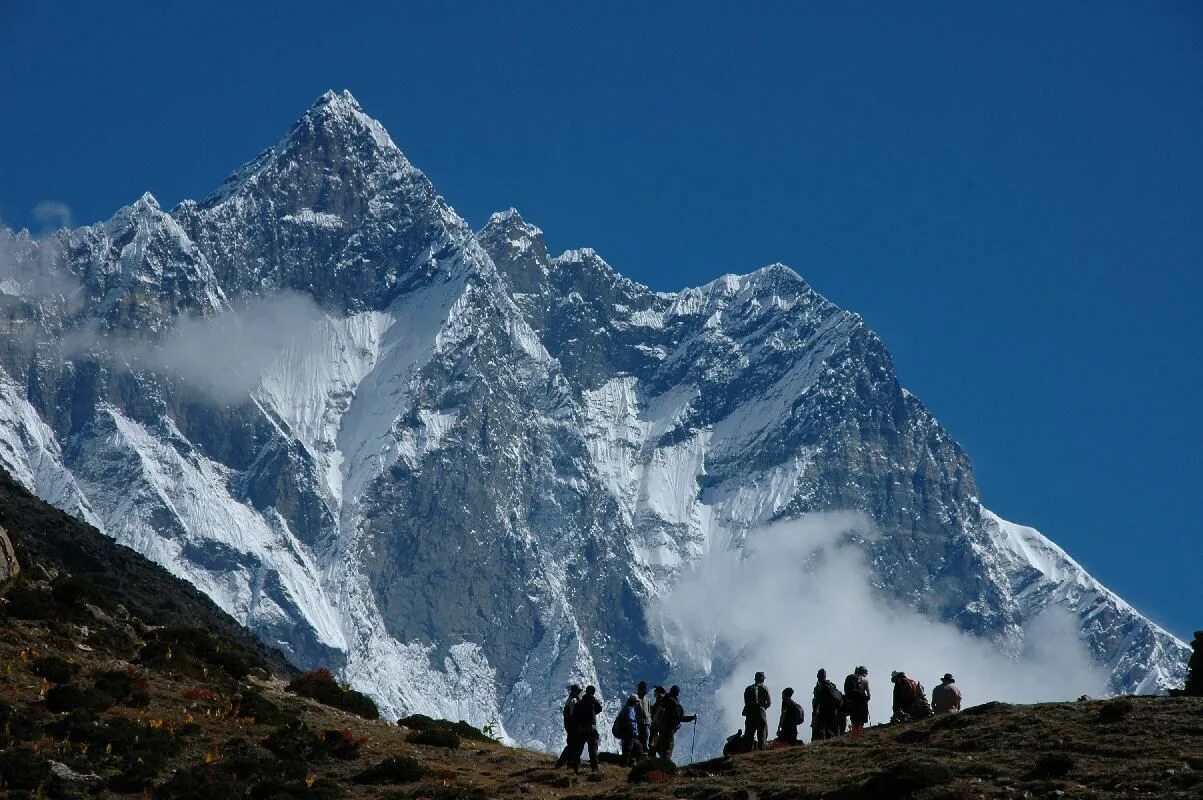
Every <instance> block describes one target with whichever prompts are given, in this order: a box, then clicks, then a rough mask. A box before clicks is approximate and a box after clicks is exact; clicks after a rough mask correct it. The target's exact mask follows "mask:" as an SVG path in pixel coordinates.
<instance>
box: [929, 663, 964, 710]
mask: <svg viewBox="0 0 1203 800" xmlns="http://www.w3.org/2000/svg"><path fill="white" fill-rule="evenodd" d="M931 710H932V711H934V712H936V713H937V714H953V713H956V712H957V711H960V710H961V690H960V689H958V688H957V684H956V682H955V680H954V679H953V677H952V674H951V673H948V672H945V673H944V677H943V678H941V679H940V685H939V686H937V687H936V688H934V689H932V690H931Z"/></svg>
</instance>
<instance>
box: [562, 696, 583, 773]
mask: <svg viewBox="0 0 1203 800" xmlns="http://www.w3.org/2000/svg"><path fill="white" fill-rule="evenodd" d="M580 696H581V687H580V686H577V685H576V684H575V683H574V684H572V685H571V686H569V687H568V699H567V700H565V701H564V735H565V736H566V737H568V740H567V742H565V744H564V750H563V751H562V752H561V753H560V757H559V758H557V759H556V769H559V768H560V767H562V766H564V765H565V764H569V763H571V762H572V758H573V755H574V754H576V753H580V752H581V744H580V742H576V741H575V736H576V734H575V732H574V730H573V727H572V710H573V709H574V708H576V701H577V700H578V699H579V698H580ZM574 743H575V745H576V749H575V750H574V749H573V744H574Z"/></svg>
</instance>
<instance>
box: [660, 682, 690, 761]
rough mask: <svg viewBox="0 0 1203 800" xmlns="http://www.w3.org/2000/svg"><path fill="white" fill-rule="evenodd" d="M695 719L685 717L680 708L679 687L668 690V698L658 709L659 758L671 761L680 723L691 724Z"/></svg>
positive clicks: (682, 709) (683, 710) (688, 716)
mask: <svg viewBox="0 0 1203 800" xmlns="http://www.w3.org/2000/svg"><path fill="white" fill-rule="evenodd" d="M697 718H698V715H697V714H692V715H686V713H685V709H684V708H683V707H682V706H681V687H679V686H674V687H672V688H671V689H669V690H668V696H666V697H665V698H664V702H663V704H662V705H661V708H660V720H659V733H658V735H659V737H660V740H659V741H660V743H659V746H658V747H657V748H656V750H657V752H658V753H659V754H660V757H661V758H667V759H668V760H669V761H672V760H673V748H674V747H676V744H677V731H678V730H680V729H681V723H683V722H693V721H695V720H696V719H697Z"/></svg>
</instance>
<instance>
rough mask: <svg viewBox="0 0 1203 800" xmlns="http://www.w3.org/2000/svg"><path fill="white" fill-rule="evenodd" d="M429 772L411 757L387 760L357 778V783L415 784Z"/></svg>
mask: <svg viewBox="0 0 1203 800" xmlns="http://www.w3.org/2000/svg"><path fill="white" fill-rule="evenodd" d="M428 773H429V770H428V769H426V767H424V766H423V765H422V763H421V762H420V761H418V760H417V759H413V758H410V757H409V756H393V757H392V758H386V759H384V760H383V761H381V762H380V763H379V764H377V765H375V766H374V767H368V768H367V769H365V770H364V771H363V772H361V773H359V774H358V775H356V776H355V782H356V783H414V782H416V781H420V780H422V779H423V778H425V777H426V775H427V774H428Z"/></svg>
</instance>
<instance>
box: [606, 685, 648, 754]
mask: <svg viewBox="0 0 1203 800" xmlns="http://www.w3.org/2000/svg"><path fill="white" fill-rule="evenodd" d="M638 707H639V698H638V697H636V696H635V695H630V696H629V697H627V702H626V705H624V706H623V707H622V710H621V711H619V712H618V716H617V717H615V718H614V727H613V728H611V729H610V733H612V734H614V738H615V739H617V740H618V741H619V743H621V745H622V765H623V766H624V767H629V766H630V765H631V764H633V763H634V762H635V761H638V760H639V759H640V758H642V757H643V755H644V752H645V751H644V749H643V743H642V742H641V741H639V714H638V710H637V709H638Z"/></svg>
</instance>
